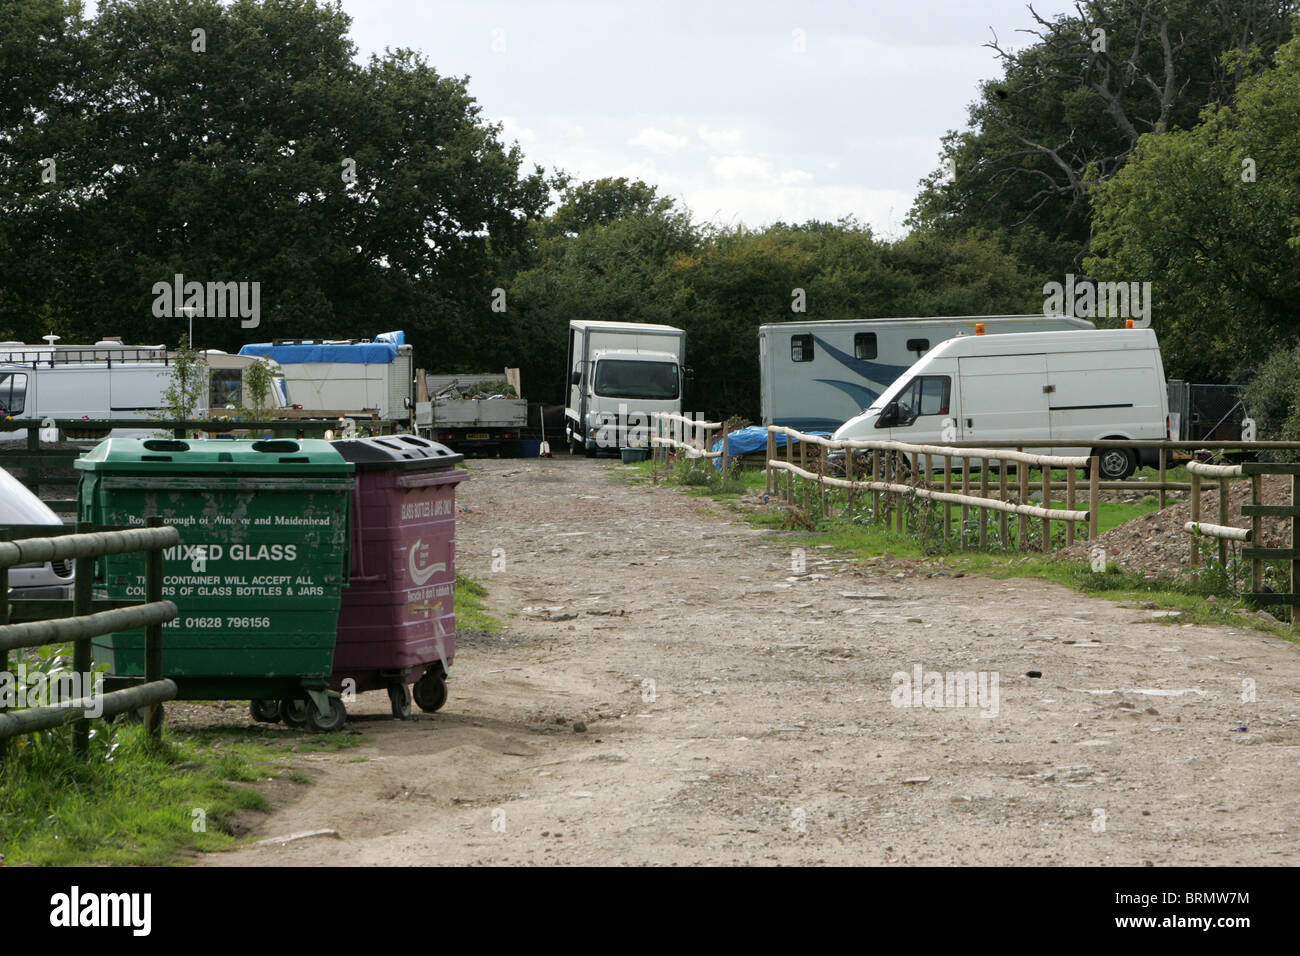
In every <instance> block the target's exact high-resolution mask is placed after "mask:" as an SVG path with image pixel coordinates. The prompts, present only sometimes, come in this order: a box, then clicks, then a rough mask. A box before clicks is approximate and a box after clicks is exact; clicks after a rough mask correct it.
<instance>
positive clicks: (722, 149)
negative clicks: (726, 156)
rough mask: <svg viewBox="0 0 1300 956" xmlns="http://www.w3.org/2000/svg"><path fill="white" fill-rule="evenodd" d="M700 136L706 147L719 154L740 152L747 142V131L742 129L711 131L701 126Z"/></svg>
mask: <svg viewBox="0 0 1300 956" xmlns="http://www.w3.org/2000/svg"><path fill="white" fill-rule="evenodd" d="M699 135H700V139H701V140H702V141H703V142H704V145H705V146H707V147H709V149H712V150H715V151H717V152H719V153H736V152H739V151H740V147H741V145H742V144H743V143H744V140H745V131H744V130H743V129H740V128H737V129H710V128H709V127H708V126H701V127H700V128H699Z"/></svg>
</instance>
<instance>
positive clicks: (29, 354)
mask: <svg viewBox="0 0 1300 956" xmlns="http://www.w3.org/2000/svg"><path fill="white" fill-rule="evenodd" d="M6 356H7V357H6ZM114 362H116V363H117V364H119V365H121V364H123V363H139V362H158V363H160V364H162V365H168V364H170V362H171V356H170V355H169V354H168V352H167V350H166V349H154V348H128V347H123V348H114V347H104V346H100V347H97V348H85V349H49V348H38V347H34V348H29V349H17V348H15V349H8V350H6V349H3V348H0V363H2V364H5V365H30V366H31V367H32V368H33V369H36V368H40V367H41V366H48V367H50V368H54V367H56V366H59V365H100V364H102V365H104V366H106V367H108V368H112V367H113V363H114Z"/></svg>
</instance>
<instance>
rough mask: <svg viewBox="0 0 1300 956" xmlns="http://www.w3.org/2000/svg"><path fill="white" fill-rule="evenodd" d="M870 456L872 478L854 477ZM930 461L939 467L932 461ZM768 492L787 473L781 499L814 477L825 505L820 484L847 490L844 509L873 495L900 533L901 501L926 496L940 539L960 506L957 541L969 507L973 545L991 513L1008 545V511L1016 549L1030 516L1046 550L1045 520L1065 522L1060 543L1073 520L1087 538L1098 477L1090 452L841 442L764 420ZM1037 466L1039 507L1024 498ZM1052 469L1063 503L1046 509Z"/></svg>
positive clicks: (1093, 528)
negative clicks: (1084, 499)
mask: <svg viewBox="0 0 1300 956" xmlns="http://www.w3.org/2000/svg"><path fill="white" fill-rule="evenodd" d="M778 437H784V438H785V439H786V440H785V443H784V447H785V451H786V456H785V459H784V460H782V459H781V458H780V457H779V455H778V448H779V447H780V446H779V444H778V441H777V439H778ZM796 445H797V446H798V448H799V463H798V464H795V461H794V448H795V446H796ZM810 448H811V449H814V450H815V459H816V460H815V462H813V464H814V465H815V467H816V470H815V471H814V470H813V469H812V468H810V467H809V464H810V463H809V461H808V458H809V449H810ZM829 452H843V453H844V465H843V467H844V477H843V478H839V477H833V476H830V475H828V474H827V471H828V467H827V466H828V453H829ZM859 452H869V453H870V477H869V478H866V477H864V478H862V479H857V478H855V477H854V471H855V470H856V468H857V465H858V461H857V459H858V453H859ZM958 458H960V460H961V468H960V479H961V490H960V491H954V490H953V488H954V481H953V476H954V468H953V462H954V459H958ZM936 459H938V460H939V461H940V462H941V464H939V465H936ZM766 461H767V486H766V490H767V493H768V494H769V495H770V494H774V493H779V492H780V484H781V480H780V475H782V474H784V475H786V476H787V477H786V482H785V498H786V501H787V503H789V504H793V503H794V479H795V478H800V479H803V480H805V481H812V482H816V483H817V485H818V487H819V488H820V489H821V501H822V505H823V508H824V507H825V505H826V489H827V488H828V487H829V488H840V489H844V490H847V491H848V492H849V501H848V507H850V508H851V507H852V506H853V496H854V493H856V492H858V491H864V492H870V493H871V494H872V495H873V509H872V510H873V515H875V516H878V517H882V518H883V521H884V522H885V525H886V527H888V526H890V524H891V515H892V516H893V520H894V521H896V522H897V527H898V529H899V530H900V531H901V530H903V528H904V524H905V514H904V513H905V509H904V508H903V507H902V503H903V500H904V499H905V498H909V497H910V498H914V499H924V500H928V501H934V502H938V503H941V504H943V506H944V513H943V521H942V526H943V537H944V538H945V540H946V539H947V538H948V537H949V536H950V535H951V530H952V508H953V506H958V507H960V508H961V524H960V528H961V532H960V533H959V535H958V541H959V543H960V544H962V545H963V546H964V544H965V532H966V527H967V522H968V518H969V513H970V511H971V509H975V510H976V511H977V512H978V516H977V520H978V535H979V544H980V546H981V547H984V546H986V545H987V543H988V535H989V523H990V522H989V518H990V514H994V515H997V516H998V525H999V527H998V531H999V535H1000V537H1001V541H1002V545H1003V547H1009V546H1010V527H1009V524H1008V516H1010V515H1015V516H1016V517H1017V519H1018V522H1019V524H1018V528H1017V530H1018V538H1019V541H1020V546H1021V547H1022V548H1028V539H1029V535H1028V528H1029V525H1028V521H1029V519H1031V518H1034V519H1038V520H1039V521H1041V522H1042V532H1043V547H1044V549H1045V550H1049V549H1050V548H1051V541H1052V529H1051V522H1053V521H1064V522H1066V543H1067V544H1071V543H1073V542H1074V538H1075V533H1076V525H1077V524H1079V523H1084V524H1086V526H1087V535H1088V538H1089V539H1092V538H1095V537H1096V535H1097V501H1098V494H1099V491H1100V488H1099V481H1098V463H1097V459H1096V457H1093V456H1062V455H1038V454H1033V453H1029V452H1023V451H1018V450H1014V451H1013V450H1001V449H994V448H981V447H974V446H971V447H961V448H957V447H955V446H951V445H929V444H911V443H907V442H896V441H867V440H852V441H850V440H844V441H836V440H834V439H830V438H825V437H823V436H819V435H808V434H805V433H803V432H800V431H797V430H795V429H793V428H787V427H784V426H780V425H769V426H768V429H767V459H766ZM994 465H996V471H997V479H996V480H997V485H996V494H995V493H994V490H993V486H992V482H991V481H990V478H989V472H990V470H992V467H991V466H994ZM1010 465H1015V466H1017V467H1016V476H1017V479H1018V481H1017V484H1018V488H1017V489H1016V497H1015V499H1014V500H1013V499H1012V497H1011V494H1010V489H1009V485H1008V481H1007V473H1008V471H1010V468H1009V467H1008V466H1010ZM863 467H864V468H865V467H866V463H865V462H863ZM1030 467H1038V468H1040V469H1041V470H1042V472H1043V480H1042V482H1041V485H1042V488H1043V501H1044V505H1041V506H1040V505H1033V504H1030V503H1029V502H1028V499H1029V469H1030ZM1053 468H1064V469H1066V480H1065V497H1066V507H1065V508H1051V507H1048V505H1049V504H1050V502H1051V495H1052V479H1051V470H1052V469H1053ZM940 469H941V470H942V472H943V490H942V491H939V490H936V489H935V488H933V487H931V484H932V482H931V478H930V476H931V475H933V474H934V473H935V472H936V471H938V470H940ZM1079 469H1086V470H1087V474H1088V505H1089V506H1088V508H1087V509H1086V510H1085V509H1079V508H1076V507H1075V505H1076V502H1077V498H1078V492H1079V489H1078V487H1077V485H1076V479H1075V472H1076V471H1077V470H1079ZM974 470H978V471H979V473H980V476H979V489H978V491H979V493H978V494H974V493H972V491H973V489H972V487H971V483H972V482H971V476H972V473H973V471H974Z"/></svg>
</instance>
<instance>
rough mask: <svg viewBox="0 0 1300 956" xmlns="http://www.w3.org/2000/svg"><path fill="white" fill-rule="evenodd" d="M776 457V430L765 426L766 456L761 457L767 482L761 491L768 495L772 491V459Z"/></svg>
mask: <svg viewBox="0 0 1300 956" xmlns="http://www.w3.org/2000/svg"><path fill="white" fill-rule="evenodd" d="M775 457H776V432H774V431H772V426H771V425H768V426H767V457H766V458H764V459H763V469H764V471H766V473H767V475H766V477H767V484H765V485H764V486H763V493H764V494H768V495H770V494H771V493H772V459H773V458H775Z"/></svg>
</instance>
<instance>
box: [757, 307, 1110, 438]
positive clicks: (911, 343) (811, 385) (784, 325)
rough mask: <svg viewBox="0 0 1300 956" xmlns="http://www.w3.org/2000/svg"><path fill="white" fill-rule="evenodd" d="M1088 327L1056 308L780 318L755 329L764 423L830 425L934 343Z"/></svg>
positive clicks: (871, 398) (855, 410)
mask: <svg viewBox="0 0 1300 956" xmlns="http://www.w3.org/2000/svg"><path fill="white" fill-rule="evenodd" d="M977 326H983V327H984V331H985V333H986V334H988V335H1001V334H1003V333H1015V332H1058V331H1060V332H1064V331H1070V330H1072V329H1091V328H1094V326H1093V324H1092V323H1091V322H1089V321H1088V320H1086V319H1076V318H1074V317H1072V316H1060V315H1050V316H1049V315H966V316H928V317H920V318H905V319H825V320H819V321H815V322H801V321H790V322H778V323H775V324H773V325H762V326H759V329H758V363H759V373H760V381H761V399H762V416H763V424H765V425H786V426H789V427H790V428H797V429H798V430H800V431H805V432H807V431H832V430H834V429H835V428H836V427H838V426H839V425H840V423H841V422H844V421H846V420H847V419H849V418H852V417H853V416H854V415H858V414H860V413H861V412H862V410H863V409H864V408H867V407H869V406H870V405H871V404H872V403H873V402H875V400H876V399H877V398H879V397H880V393H881V392H883V391H884V390H885V389H886V388H888V387H889V384H890V383H891V382H893V381H894V380H895V379H896V378H898V376H900V375H902V374H903V373H904V372H906V371H907V369H908V367H909V366H910V365H911V364H912V363H913V362H915V361H916V360H917V359H919V358H921V357H922V356H924V355H925V354H926V353H927V352H929V351H930V349H932V348H934V347H935V346H937V345H938V344H939V343H940V342H946V341H947V340H948V339H950V338H953V337H954V336H957V335H974V334H975V332H976V328H977Z"/></svg>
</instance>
